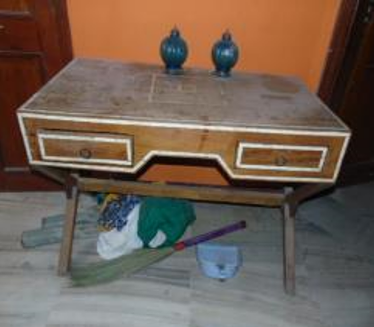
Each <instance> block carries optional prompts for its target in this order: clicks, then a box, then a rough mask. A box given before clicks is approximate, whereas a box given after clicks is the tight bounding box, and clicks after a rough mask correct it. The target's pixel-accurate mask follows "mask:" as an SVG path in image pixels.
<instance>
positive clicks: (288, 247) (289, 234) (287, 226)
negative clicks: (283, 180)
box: [283, 190, 296, 295]
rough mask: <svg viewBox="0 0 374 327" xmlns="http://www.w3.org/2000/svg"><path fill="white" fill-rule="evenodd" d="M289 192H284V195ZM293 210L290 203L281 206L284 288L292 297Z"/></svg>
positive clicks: (293, 285) (293, 266) (293, 269)
mask: <svg viewBox="0 0 374 327" xmlns="http://www.w3.org/2000/svg"><path fill="white" fill-rule="evenodd" d="M289 192H291V191H290V190H286V193H289ZM295 211H296V210H295V208H293V207H292V206H291V204H290V203H288V202H285V203H284V205H283V219H284V223H283V244H284V263H283V267H284V288H285V291H286V293H287V294H290V295H294V294H295V288H296V280H295V278H296V275H295V253H296V252H295Z"/></svg>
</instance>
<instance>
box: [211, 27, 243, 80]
mask: <svg viewBox="0 0 374 327" xmlns="http://www.w3.org/2000/svg"><path fill="white" fill-rule="evenodd" d="M238 58H239V48H238V47H237V45H236V44H235V43H234V42H233V41H232V37H231V34H230V33H229V32H228V31H226V32H225V33H224V34H223V35H222V39H221V40H219V41H218V42H216V43H215V44H214V46H213V48H212V60H213V63H214V66H215V74H216V75H218V76H221V77H228V76H230V70H231V69H232V68H233V67H234V66H235V64H236V63H237V61H238Z"/></svg>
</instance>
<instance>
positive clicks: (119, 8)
mask: <svg viewBox="0 0 374 327" xmlns="http://www.w3.org/2000/svg"><path fill="white" fill-rule="evenodd" d="M339 4H340V0H284V1H280V0H251V1H250V0H187V1H178V0H132V1H130V0H68V10H69V17H70V25H71V31H72V39H73V48H74V53H75V56H77V57H105V58H114V59H120V60H124V61H138V62H155V63H160V58H159V53H158V51H159V44H160V41H161V39H162V38H163V37H164V36H165V35H167V34H168V33H169V30H170V29H171V28H172V27H173V26H174V25H175V24H176V25H177V26H178V27H179V28H180V30H181V32H182V34H183V36H184V37H185V39H186V40H187V42H188V45H189V49H190V55H189V58H188V59H187V63H186V65H188V66H201V67H208V68H211V67H212V64H211V59H210V50H211V47H212V44H213V42H214V41H215V40H217V39H218V38H219V37H220V35H221V34H222V32H223V31H224V30H225V29H227V28H229V29H230V30H231V31H232V34H233V36H234V39H235V41H236V42H237V44H238V45H239V47H240V59H239V63H238V66H237V67H236V68H237V69H240V70H246V71H261V72H271V73H280V74H292V75H297V76H299V77H301V78H302V79H303V80H304V81H305V82H306V83H307V85H308V86H309V87H310V88H311V89H312V90H316V89H317V87H318V83H319V79H320V75H321V71H322V68H323V65H324V60H325V55H326V51H327V46H328V43H329V39H330V36H331V32H332V28H333V24H334V19H335V15H336V12H337V9H338V6H339ZM160 170H161V171H162V174H169V175H170V174H171V175H173V176H174V175H175V174H179V171H177V170H173V171H171V170H170V169H169V167H168V166H159V167H156V168H155V169H152V170H151V172H150V175H149V174H148V175H149V176H153V175H154V174H159V173H160ZM216 175H217V174H216V173H215V172H214V171H211V170H205V172H204V176H200V175H199V176H200V177H201V178H204V179H206V180H209V182H211V181H215V182H217V181H218V182H220V181H222V180H221V179H220V178H219V177H217V176H216ZM173 176H172V177H173Z"/></svg>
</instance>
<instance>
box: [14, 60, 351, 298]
mask: <svg viewBox="0 0 374 327" xmlns="http://www.w3.org/2000/svg"><path fill="white" fill-rule="evenodd" d="M18 117H19V123H20V128H21V131H22V134H23V139H24V143H25V147H26V152H27V155H28V160H29V163H30V164H31V165H32V166H33V167H34V168H35V169H38V170H40V171H42V172H43V173H44V174H46V175H48V176H50V177H52V178H54V179H56V180H58V181H60V182H62V183H64V184H65V185H66V195H67V207H66V221H65V228H64V235H63V241H62V245H61V252H60V259H59V273H60V274H64V273H66V272H67V271H68V270H69V266H70V259H71V251H72V241H73V233H74V223H75V216H76V209H77V203H78V193H79V191H99V192H119V193H135V194H142V195H155V196H157V195H160V196H169V197H182V198H188V199H194V200H205V201H218V202H232V203H244V204H253V205H263V206H279V207H281V208H282V210H283V213H284V254H285V255H284V271H285V273H284V276H285V289H286V291H287V292H288V293H291V294H293V293H294V292H295V213H296V207H297V205H298V203H299V202H300V201H302V200H304V199H305V198H307V197H309V196H311V195H313V194H316V193H317V192H319V191H320V190H322V189H324V188H326V187H329V186H331V185H332V184H333V183H334V182H335V180H336V178H337V175H338V172H339V169H340V166H341V163H342V159H343V156H344V153H345V150H346V147H347V144H348V140H349V137H350V132H349V130H348V128H347V127H346V126H345V125H344V124H343V123H342V122H341V121H340V120H339V119H338V118H337V117H336V116H335V115H334V114H333V113H332V112H330V111H329V109H328V108H327V107H326V106H325V105H324V104H323V103H322V102H321V101H320V100H319V99H318V98H317V97H316V96H315V95H313V94H312V93H310V92H309V91H308V90H307V89H306V87H305V86H304V85H303V83H302V82H300V81H299V80H298V79H296V78H294V77H284V76H273V75H262V74H245V73H239V72H235V73H234V74H233V76H232V77H231V78H218V77H215V76H213V75H212V74H211V73H210V72H209V71H206V70H197V69H188V70H186V72H185V74H184V75H181V76H169V75H166V74H164V72H163V69H162V67H160V66H155V65H145V64H124V63H120V62H114V61H104V60H88V59H76V60H74V61H73V62H71V63H70V64H69V65H68V66H67V67H66V68H65V69H64V70H63V71H61V72H60V73H59V74H58V75H57V76H56V77H55V78H54V79H52V80H51V81H50V82H49V83H48V84H47V85H46V86H45V87H44V88H43V89H42V90H41V91H39V92H38V93H37V94H35V95H34V96H33V97H32V98H31V99H30V100H29V101H28V102H27V103H25V104H24V105H23V106H22V107H21V108H20V109H19V111H18ZM153 157H167V158H179V160H188V159H191V158H193V159H199V160H202V161H201V162H203V161H205V160H209V161H214V162H216V163H217V164H218V165H219V166H220V167H221V168H222V170H223V171H224V174H226V176H227V177H228V179H229V180H231V181H232V183H231V184H230V185H228V186H223V187H212V186H203V185H174V184H165V185H163V184H158V183H145V182H139V181H136V180H135V181H126V180H124V179H125V178H124V177H126V176H131V175H135V176H136V174H137V173H138V172H139V171H141V170H142V169H144V167H145V166H146V164H147V163H148V162H149V161H150V160H151V159H152V158H153ZM85 171H91V172H92V171H104V172H112V173H113V174H114V175H113V174H109V175H105V176H104V177H100V178H93V177H90V175H89V174H88V175H87V173H84V172H85ZM113 176H115V178H113ZM239 180H242V181H247V182H251V181H252V182H253V181H256V182H257V184H261V186H264V187H265V189H264V188H262V187H261V188H256V189H252V188H250V187H248V185H249V184H248V183H242V184H243V185H244V186H241V187H238V186H235V184H237V183H235V181H239ZM274 185H275V186H274ZM270 186H271V188H270V189H269V187H270Z"/></svg>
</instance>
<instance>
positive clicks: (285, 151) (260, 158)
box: [236, 142, 327, 172]
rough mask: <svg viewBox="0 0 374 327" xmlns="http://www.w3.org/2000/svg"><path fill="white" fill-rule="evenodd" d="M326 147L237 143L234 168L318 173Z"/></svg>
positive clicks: (321, 166)
mask: <svg viewBox="0 0 374 327" xmlns="http://www.w3.org/2000/svg"><path fill="white" fill-rule="evenodd" d="M326 153H327V147H323V146H298V145H287V144H261V143H251V142H239V144H238V148H237V156H236V168H243V169H260V170H272V171H294V172H302V171H309V172H320V171H321V170H322V168H323V165H324V163H325V159H326Z"/></svg>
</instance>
